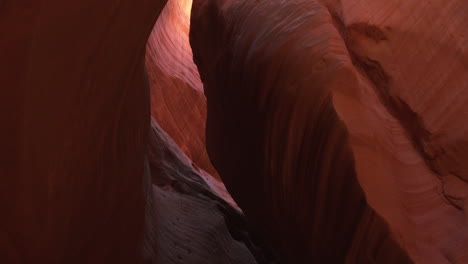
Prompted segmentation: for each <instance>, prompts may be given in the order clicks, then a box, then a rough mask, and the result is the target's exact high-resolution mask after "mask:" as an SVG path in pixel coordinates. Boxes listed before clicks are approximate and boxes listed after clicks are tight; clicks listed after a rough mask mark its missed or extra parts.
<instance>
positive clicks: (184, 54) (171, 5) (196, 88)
mask: <svg viewBox="0 0 468 264" xmlns="http://www.w3.org/2000/svg"><path fill="white" fill-rule="evenodd" d="M191 4H192V1H191V0H169V1H168V3H167V5H166V7H165V8H164V10H163V11H162V13H161V16H160V18H159V19H158V21H157V22H156V25H155V27H154V29H153V31H152V33H151V36H150V38H149V41H148V45H147V50H146V69H147V71H148V77H149V81H150V86H151V114H152V116H153V117H154V118H156V120H157V121H158V123H159V124H160V125H161V126H162V128H163V129H164V130H165V131H167V133H169V135H171V137H172V138H173V139H174V140H175V142H176V143H177V144H178V145H179V146H180V148H181V149H182V150H183V151H184V152H185V153H186V154H187V156H188V157H189V158H190V159H191V160H192V161H193V162H194V163H195V164H197V165H198V166H199V167H200V168H201V169H203V170H205V171H206V172H208V173H209V174H210V175H212V176H214V177H215V178H218V174H217V172H216V170H215V169H214V168H213V166H212V165H211V161H210V159H209V158H208V154H207V152H206V147H205V122H206V98H205V96H204V94H203V85H202V83H201V81H200V77H199V75H198V70H197V68H196V66H195V64H194V63H193V60H192V49H191V47H190V44H189V39H188V32H189V22H190V21H189V20H190V17H189V16H190V7H191Z"/></svg>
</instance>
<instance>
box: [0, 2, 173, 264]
mask: <svg viewBox="0 0 468 264" xmlns="http://www.w3.org/2000/svg"><path fill="white" fill-rule="evenodd" d="M164 4H165V1H147V0H142V1H136V2H135V1H94V0H83V1H56V0H45V1H9V0H6V1H2V3H1V5H0V30H1V32H3V33H2V34H1V36H0V57H1V58H2V59H1V63H2V70H1V73H0V83H1V87H2V96H0V101H1V102H0V108H1V109H0V122H1V124H2V129H1V131H2V132H1V136H0V145H1V146H2V149H1V158H0V160H1V165H0V175H1V176H2V181H3V182H2V184H0V208H1V211H2V213H1V215H2V217H1V218H0V263H140V261H141V260H142V259H141V255H142V254H141V245H142V239H143V228H144V205H145V203H144V202H145V200H144V195H143V168H144V154H145V152H146V146H147V145H146V144H147V133H148V129H149V124H150V113H149V103H146V102H149V88H148V85H147V81H146V78H145V73H144V54H145V46H146V41H147V39H148V37H149V35H150V33H151V29H152V28H153V25H154V23H155V21H156V19H157V17H158V15H159V13H160V11H161V10H162V8H163V6H164ZM129 21H131V23H129ZM5 33H6V34H5ZM129 216H131V217H129Z"/></svg>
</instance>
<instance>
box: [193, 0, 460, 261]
mask: <svg viewBox="0 0 468 264" xmlns="http://www.w3.org/2000/svg"><path fill="white" fill-rule="evenodd" d="M421 5H422V7H421ZM416 6H417V7H418V8H416ZM466 8H467V5H466V4H463V3H461V2H460V1H449V2H447V3H446V2H444V1H423V3H421V2H420V1H406V2H405V3H402V2H401V1H388V0H381V1H373V2H372V3H369V1H364V0H363V1H358V2H355V1H326V0H323V1H311V0H309V1H307V0H299V1H282V0H276V1H252V2H240V1H209V0H207V1H201V0H200V1H194V5H193V9H192V21H191V33H190V39H191V44H192V47H193V50H194V57H195V62H196V63H197V66H198V68H199V71H200V75H201V78H202V80H203V83H204V85H205V94H206V96H207V100H208V101H207V103H208V118H207V147H208V152H209V154H210V157H211V159H212V160H213V163H214V165H215V167H216V168H217V169H218V171H219V173H220V175H221V177H222V179H223V181H224V182H225V183H226V186H227V188H228V190H229V191H230V192H231V194H232V195H233V197H234V198H235V200H236V202H238V204H239V206H240V207H241V208H242V209H243V211H244V212H245V214H246V216H247V218H248V219H249V221H250V222H251V223H252V225H253V226H255V227H256V229H258V230H259V233H260V236H261V237H263V238H264V239H265V240H267V241H271V243H270V245H271V246H273V247H274V248H276V249H279V251H280V254H281V255H282V258H283V260H285V261H286V262H287V263H299V262H300V261H302V262H300V263H309V262H311V261H314V260H315V261H317V260H318V261H321V262H329V263H342V262H344V261H348V262H351V263H364V262H363V261H371V263H372V261H375V262H376V263H385V261H388V263H402V262H409V259H408V258H407V257H405V254H404V253H403V252H401V251H400V250H399V246H401V247H403V248H404V249H405V251H407V252H408V253H409V255H410V256H411V258H412V260H413V261H416V262H418V263H464V262H466V257H467V255H466V252H468V251H467V250H466V246H467V245H468V243H467V241H468V240H467V238H466V228H467V222H466V216H465V214H464V212H463V210H464V207H465V204H466V203H465V200H464V197H465V196H466V194H468V192H467V189H466V187H465V183H464V176H463V171H464V169H463V166H464V163H465V162H464V160H465V159H466V157H464V154H463V153H464V151H465V148H464V143H463V142H464V141H465V140H466V138H467V137H466V135H465V133H464V132H463V131H464V129H463V128H462V125H461V122H460V121H461V120H464V118H465V115H463V113H464V111H465V110H466V108H464V107H463V105H464V104H463V102H464V101H465V100H466V96H465V94H461V92H460V91H461V90H463V88H464V87H466V73H467V72H468V71H467V67H466V63H465V62H466V52H465V51H466V47H465V46H466V45H465V43H464V38H465V37H464V36H465V34H464V32H465V31H466V29H465V28H466V21H468V20H467V19H466V16H467V14H468V12H465V11H464V10H466ZM413 10H416V11H414V12H413ZM431 21H436V22H435V25H434V27H431V26H428V25H430V24H431ZM444 29H445V30H444ZM449 47H450V48H449ZM449 65H450V66H449ZM448 87H451V88H450V89H449V88H448ZM436 98H437V99H436ZM438 99H440V100H441V101H439V100H438ZM451 104H453V106H452V105H451ZM452 113H453V114H452ZM455 113H459V114H455ZM445 114H446V115H447V116H446V117H445V116H444V115H445ZM225 138H229V140H225ZM361 188H362V190H363V191H364V193H365V197H366V200H367V201H368V204H369V205H370V206H371V207H372V208H373V209H374V210H376V212H377V213H378V214H379V215H380V216H381V217H383V219H384V220H385V222H386V223H388V224H389V227H390V229H391V232H389V231H388V230H387V224H386V223H385V222H382V219H381V218H380V216H377V215H375V213H374V211H373V209H370V208H369V206H368V205H367V204H366V202H365V200H364V195H363V192H362V191H361ZM369 216H372V217H370V219H374V220H373V221H376V222H379V223H380V224H378V225H373V224H368V222H366V221H367V220H366V219H369ZM377 226H378V227H377ZM390 233H391V235H390ZM363 234H381V235H378V236H376V237H375V239H362V237H365V236H367V235H363ZM359 237H361V238H359ZM382 239H383V240H382ZM356 241H361V242H363V243H367V246H365V247H364V245H363V244H359V243H358V244H359V245H360V246H356V245H357V244H356V243H357V242H356ZM382 241H387V242H385V243H384V242H382ZM396 242H397V243H396ZM397 244H398V245H399V246H397ZM366 247H367V248H369V249H370V248H374V249H375V250H368V251H360V252H358V253H356V252H355V250H359V249H361V250H362V249H363V248H366ZM337 253H338V254H337ZM388 256H393V257H396V258H401V259H399V260H395V259H393V260H392V259H391V258H390V257H388Z"/></svg>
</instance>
